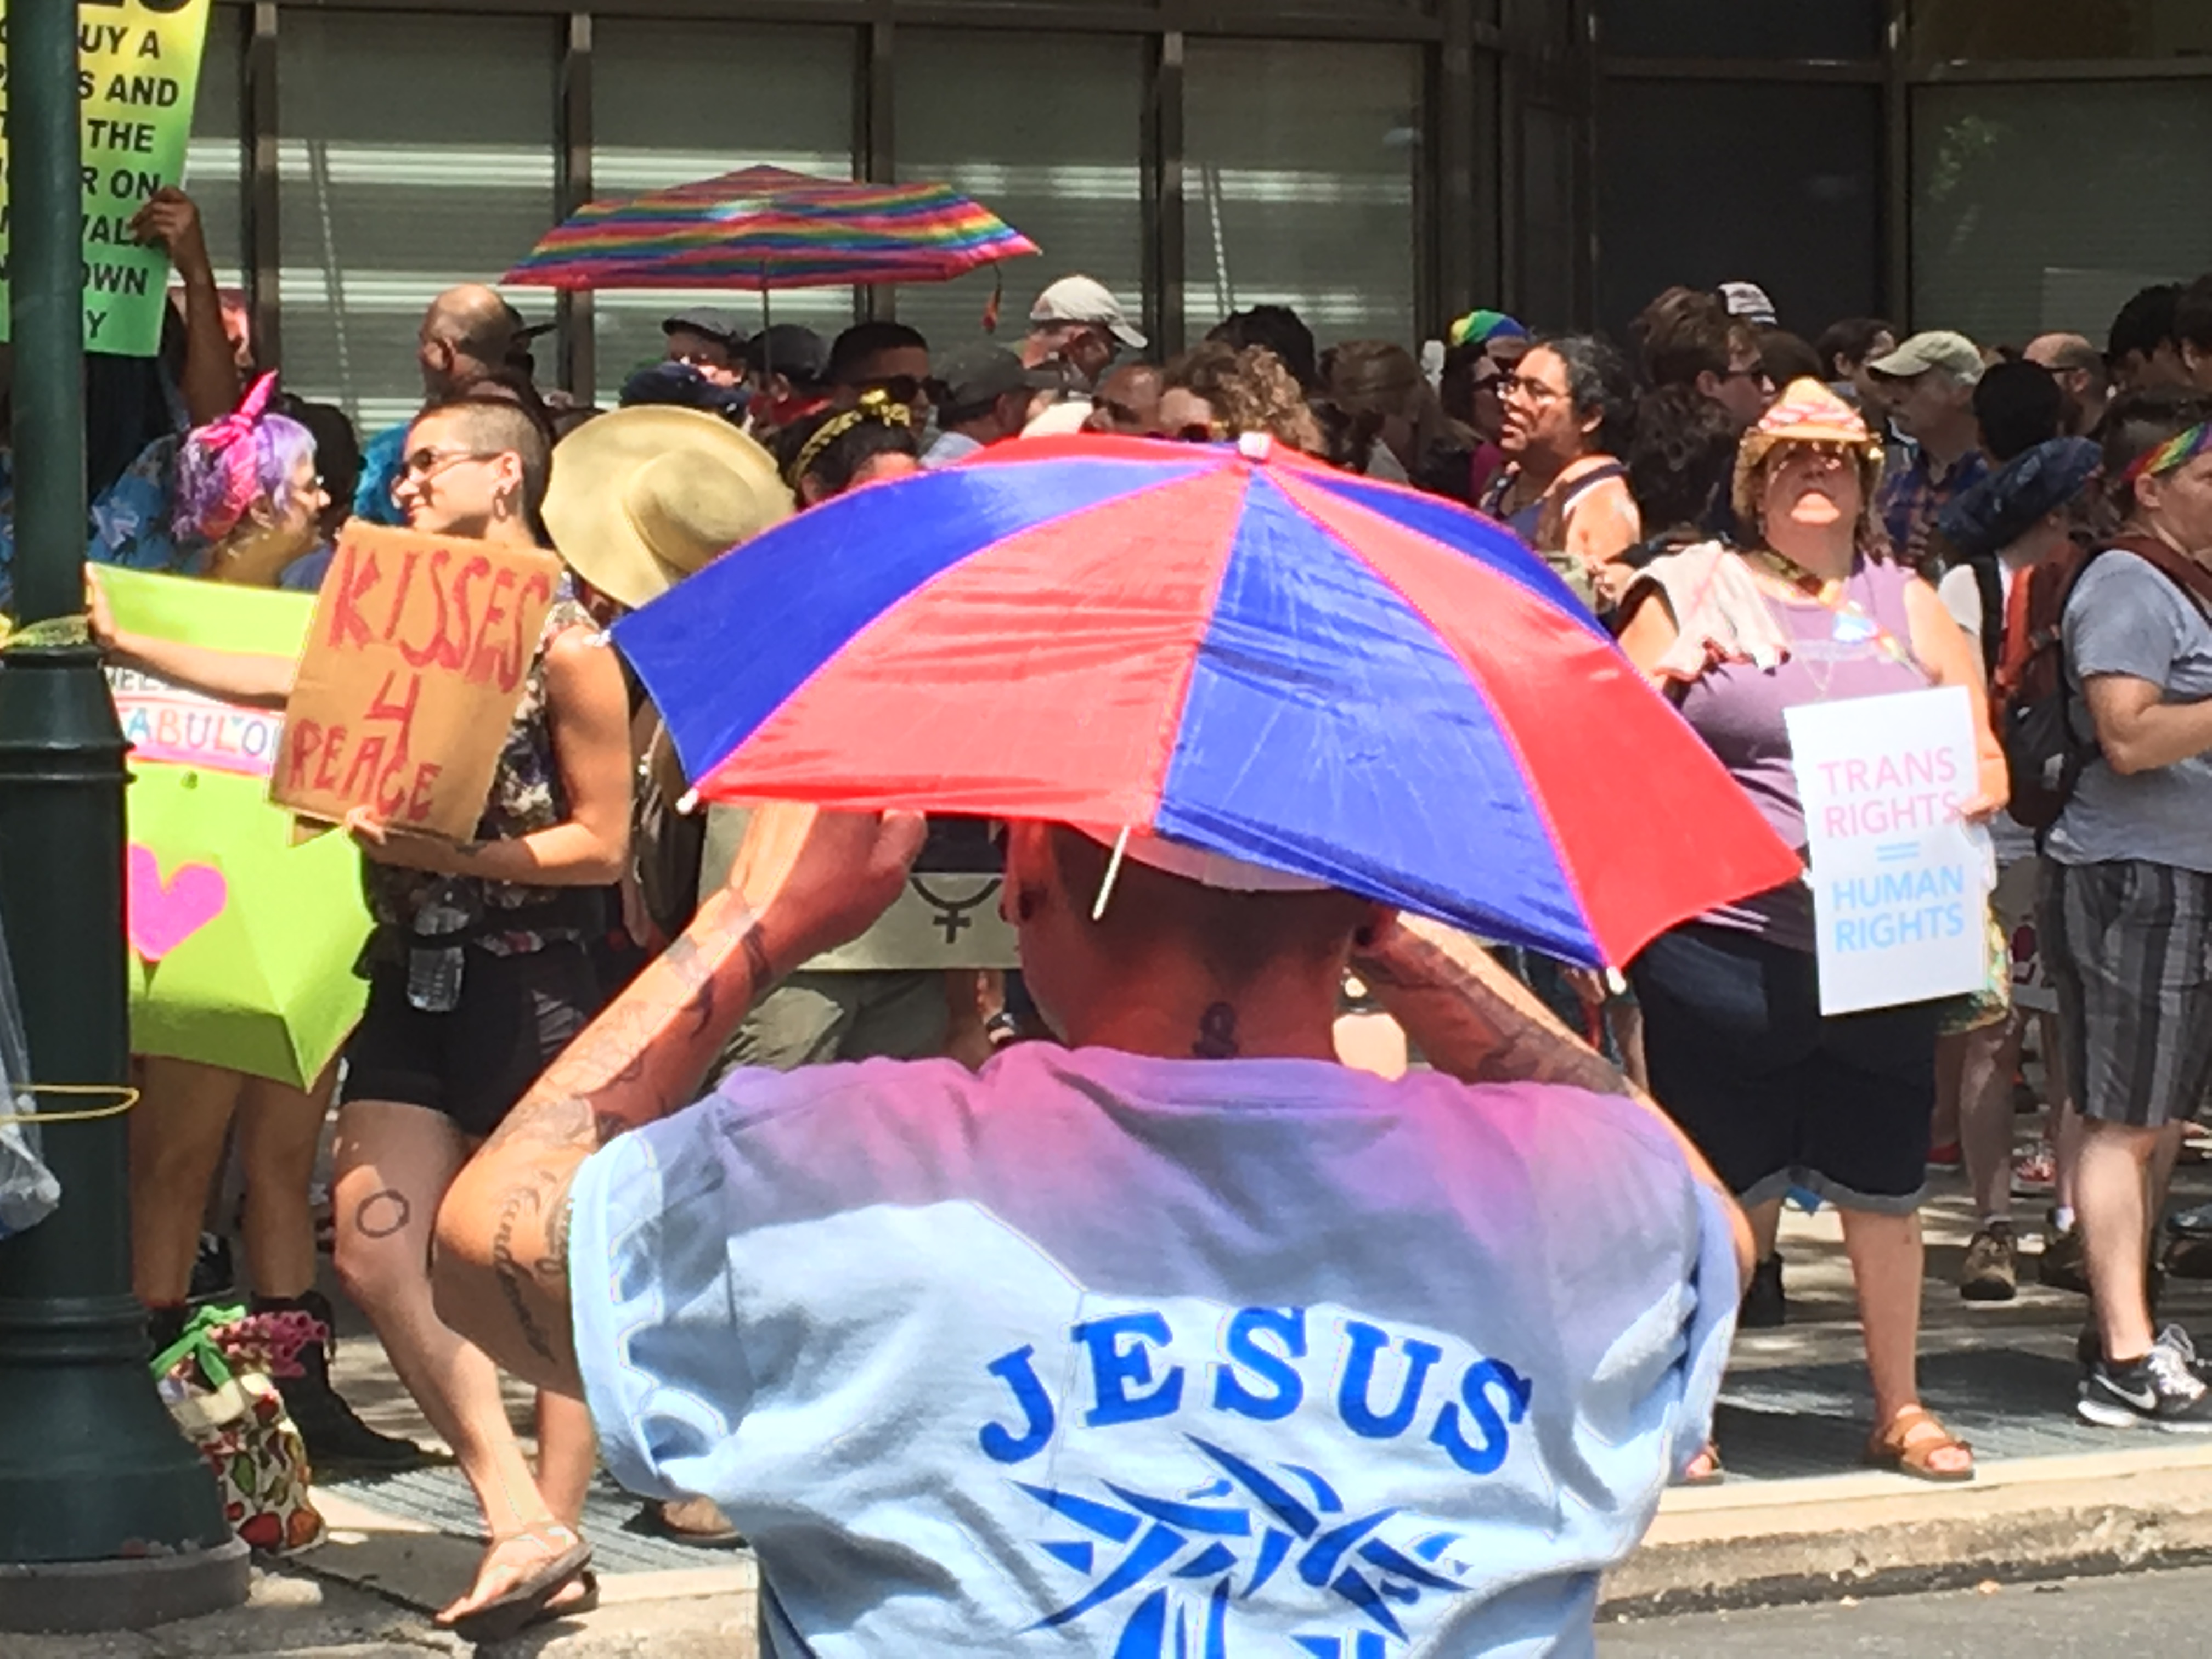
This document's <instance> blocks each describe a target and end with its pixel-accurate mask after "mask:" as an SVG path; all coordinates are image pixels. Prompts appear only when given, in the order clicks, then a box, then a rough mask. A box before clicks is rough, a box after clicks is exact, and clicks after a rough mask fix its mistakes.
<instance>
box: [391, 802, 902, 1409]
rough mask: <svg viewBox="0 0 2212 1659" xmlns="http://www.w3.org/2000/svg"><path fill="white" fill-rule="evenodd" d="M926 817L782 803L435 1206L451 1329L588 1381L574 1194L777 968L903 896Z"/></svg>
mask: <svg viewBox="0 0 2212 1659" xmlns="http://www.w3.org/2000/svg"><path fill="white" fill-rule="evenodd" d="M921 837H922V821H921V818H919V817H914V816H912V815H894V816H891V817H881V818H878V817H872V816H866V817H864V816H860V815H855V814H849V813H827V812H817V811H815V810H814V809H812V808H811V807H769V808H764V809H763V810H762V811H760V812H758V813H757V814H756V815H755V817H754V819H753V823H752V827H751V829H750V833H749V834H748V836H747V837H746V841H745V845H744V848H743V850H742V851H741V852H740V854H739V855H738V863H737V867H736V868H735V869H734V870H733V871H732V872H731V876H730V883H729V885H728V886H727V887H726V889H725V890H723V891H721V892H719V893H717V894H715V895H714V896H712V897H711V898H709V899H708V901H707V902H705V903H704V904H702V905H701V906H700V907H699V912H698V915H696V917H695V918H694V919H693V921H692V923H691V926H690V927H688V928H686V929H685V930H684V934H683V937H682V938H680V939H678V940H677V941H676V943H675V944H673V945H671V946H669V948H668V950H667V951H666V952H665V954H663V955H662V956H661V957H659V959H658V960H656V961H655V962H653V964H652V965H651V966H650V967H648V968H647V969H646V970H645V971H644V972H643V973H642V974H641V975H639V976H638V977H637V979H636V981H635V982H633V983H632V984H631V986H630V987H629V989H628V990H626V991H624V992H623V994H622V995H621V996H619V997H617V999H616V1000H615V1001H614V1002H613V1004H612V1005H611V1006H609V1007H608V1008H607V1010H606V1011H605V1012H604V1013H602V1014H601V1015H600V1016H599V1018H598V1019H596V1020H594V1021H593V1022H592V1024H591V1025H590V1026H588V1027H587V1028H586V1030H585V1031H584V1033H583V1035H582V1036H579V1037H578V1038H577V1039H576V1040H575V1042H574V1043H572V1044H570V1045H569V1047H568V1050H567V1052H566V1053H564V1054H562V1056H561V1058H560V1059H558V1060H555V1061H554V1062H553V1064H552V1066H550V1068H549V1069H548V1070H547V1071H546V1073H545V1075H544V1077H542V1078H540V1079H538V1082H537V1084H536V1085H534V1086H533V1087H532V1089H531V1091H530V1092H529V1093H528V1094H527V1095H526V1096H524V1097H523V1098H522V1101H521V1103H520V1104H519V1105H517V1106H516V1107H515V1109H513V1111H512V1112H510V1113H509V1114H508V1115H507V1120H506V1121H505V1122H503V1123H501V1125H500V1127H499V1128H498V1130H497V1132H496V1133H494V1134H493V1135H492V1137H491V1139H489V1140H487V1141H486V1142H485V1143H484V1145H483V1148H482V1149H481V1150H480V1151H479V1152H477V1155H476V1157H475V1158H473V1159H471V1161H470V1163H469V1165H468V1167H467V1168H466V1169H465V1170H462V1171H461V1173H460V1176H459V1178H457V1179H456V1180H455V1181H454V1182H453V1187H452V1188H451V1190H449V1191H448V1192H447V1195H446V1199H445V1202H444V1203H443V1204H442V1205H441V1206H440V1209H439V1212H438V1234H437V1238H438V1245H437V1256H436V1261H435V1268H434V1273H433V1278H434V1283H435V1289H436V1291H437V1298H438V1311H439V1314H440V1316H441V1317H442V1318H443V1319H445V1321H446V1322H447V1323H448V1324H449V1325H451V1326H452V1327H453V1328H454V1329H455V1330H457V1331H459V1332H460V1333H461V1334H463V1335H465V1336H466V1337H467V1338H468V1339H469V1340H471V1341H472V1342H474V1343H476V1344H477V1346H479V1347H481V1348H483V1350H484V1352H487V1353H489V1354H490V1355H491V1357H492V1358H494V1359H495V1360H497V1361H498V1362H499V1364H501V1366H502V1367H504V1368H505V1369H507V1370H510V1371H512V1372H513V1373H514V1374H515V1375H516V1376H521V1377H525V1378H526V1379H528V1380H529V1381H531V1382H533V1383H538V1384H539V1385H541V1386H543V1387H546V1388H551V1389H556V1390H559V1391H561V1392H563V1393H567V1394H571V1395H574V1394H575V1393H577V1392H578V1391H579V1390H580V1386H581V1384H580V1379H579V1377H578V1374H577V1367H576V1355H575V1351H574V1345H573V1342H572V1340H571V1338H570V1334H569V1322H568V1197H569V1187H570V1185H571V1183H572V1182H574V1178H575V1174H576V1170H577V1169H578V1167H579V1166H580V1165H581V1164H582V1163H583V1161H584V1160H585V1159H586V1158H588V1157H590V1156H591V1155H592V1153H593V1152H597V1151H598V1150H599V1148H600V1147H601V1146H605V1144H606V1143H607V1142H608V1141H609V1140H611V1139H613V1138H614V1137H615V1136H617V1135H618V1134H620V1133H623V1131H624V1130H625V1129H631V1128H635V1127H637V1126H639V1125H640V1124H644V1123H650V1122H653V1121H655V1120H657V1119H659V1118H662V1117H665V1116H667V1115H669V1114H670V1113H671V1112H673V1111H677V1110H679V1109H682V1108H683V1107H684V1106H687V1105H689V1104H690V1103H691V1101H692V1099H693V1098H694V1097H695V1096H696V1093H697V1091H698V1086H699V1081H700V1079H701V1078H702V1077H703V1076H704V1075H705V1074H706V1071H707V1068H708V1066H709V1065H711V1064H712V1063H713V1061H714V1055H715V1054H716V1053H717V1052H718V1051H719V1050H720V1048H721V1046H722V1043H723V1041H724V1040H725V1039H726V1037H727V1036H729V1034H730V1032H731V1031H732V1030H734V1029H735V1028H736V1026H737V1024H738V1021H739V1020H740V1019H742V1018H744V1015H745V1013H746V1012H747V1011H749V1010H750V1008H751V1007H752V1006H753V1004H754V1003H756V1002H757V1001H758V1000H760V999H761V997H762V996H763V995H764V994H766V993H767V992H768V990H769V987H771V986H773V985H774V984H775V981H776V980H777V979H778V978H780V977H781V975H784V974H787V973H788V972H789V971H790V970H791V969H793V968H795V967H797V966H798V965H799V963H802V962H805V961H807V960H808V959H809V958H811V957H815V956H817V955H819V954H820V953H821V952H822V951H825V950H829V949H830V948H831V947H833V946H835V945H841V944H842V943H844V942H845V941H846V940H847V939H852V938H854V937H856V936H857V935H858V934H860V933H862V932H863V931H865V930H866V927H867V926H868V924H869V923H870V922H872V921H874V920H875V918H876V917H877V916H878V915H881V914H882V913H883V912H884V909H885V908H887V907H888V906H889V905H890V902H891V901H892V900H893V899H894V898H896V897H897V896H898V894H899V891H900V890H901V888H902V886H903V885H904V884H905V880H906V872H907V867H908V866H909V865H911V864H912V863H913V861H914V858H915V854H917V853H918V852H919V851H920V850H921Z"/></svg>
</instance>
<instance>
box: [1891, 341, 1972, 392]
mask: <svg viewBox="0 0 2212 1659" xmlns="http://www.w3.org/2000/svg"><path fill="white" fill-rule="evenodd" d="M1931 368H1940V369H1942V370H1943V372H1944V373H1946V374H1948V375H1950V376H1951V378H1952V379H1953V380H1962V381H1964V382H1966V384H1967V385H1969V386H1971V385H1972V384H1973V383H1974V382H1975V381H1977V380H1980V379H1981V378H1982V353H1981V348H1980V347H1978V346H1977V345H1976V344H1975V343H1973V342H1972V340H1970V339H1968V338H1967V337H1966V336H1965V335H1963V334H1954V333H1953V332H1952V331H1950V330H1949V329H1948V328H1936V329H1930V330H1929V331H1927V332H1926V333H1924V334H1915V335H1913V336H1912V337H1911V338H1910V339H1908V340H1906V341H1905V343H1904V344H1903V345H1900V346H1899V347H1898V349H1896V350H1894V351H1893V352H1891V353H1890V354H1889V356H1887V357H1877V358H1875V360H1874V361H1873V362H1870V363H1869V364H1868V365H1867V372H1868V373H1869V374H1884V375H1887V376H1888V377H1889V378H1890V379H1891V380H1911V378H1912V377H1913V376H1914V375H1916V374H1926V373H1927V372H1928V371H1929V369H1931Z"/></svg>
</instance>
